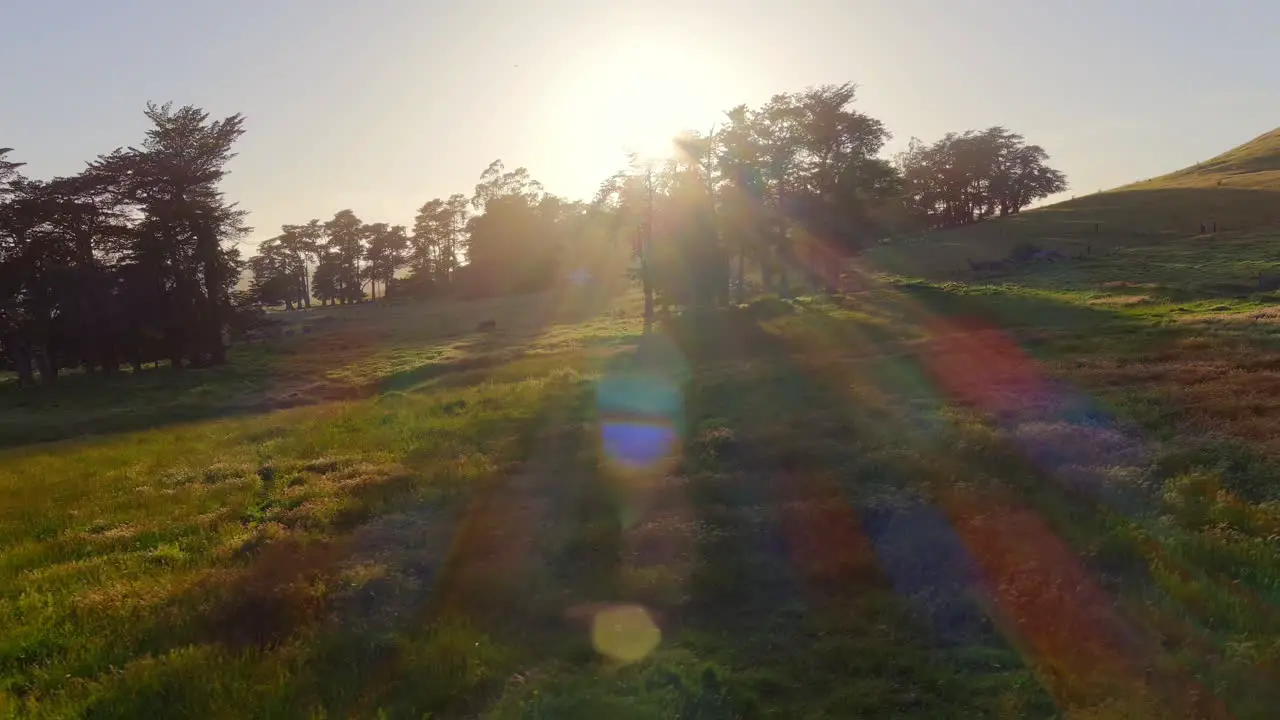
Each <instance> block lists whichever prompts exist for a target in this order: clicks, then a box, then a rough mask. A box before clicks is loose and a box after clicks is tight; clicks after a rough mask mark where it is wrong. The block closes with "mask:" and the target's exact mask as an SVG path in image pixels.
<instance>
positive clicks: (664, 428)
mask: <svg viewBox="0 0 1280 720" xmlns="http://www.w3.org/2000/svg"><path fill="white" fill-rule="evenodd" d="M600 434H601V440H602V442H603V445H604V452H605V455H606V456H607V457H608V458H609V460H610V461H611V462H613V463H616V464H617V465H620V466H622V467H625V468H629V469H636V470H640V469H644V468H650V467H653V466H655V465H657V464H658V463H659V462H661V461H662V460H664V459H666V458H668V457H670V456H671V455H672V454H673V453H674V451H675V444H676V432H675V430H674V429H673V428H672V427H671V426H669V425H667V424H665V423H662V422H644V421H639V420H615V421H606V422H604V423H602V424H601V426H600Z"/></svg>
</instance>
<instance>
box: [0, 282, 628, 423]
mask: <svg viewBox="0 0 1280 720" xmlns="http://www.w3.org/2000/svg"><path fill="white" fill-rule="evenodd" d="M611 297H612V296H611V295H609V294H608V293H599V292H594V291H580V292H578V291H569V290H562V291H559V292H553V293H543V294H539V295H534V296H529V297H514V298H491V299H486V300H477V301H474V302H452V303H448V304H445V305H440V306H439V307H436V306H435V305H432V304H430V303H414V304H407V305H403V306H389V307H374V306H372V305H370V306H368V307H366V306H363V305H360V306H353V307H349V308H348V307H344V308H328V309H316V310H315V311H314V312H313V311H307V312H306V313H305V314H299V315H298V316H297V317H290V318H289V319H288V322H287V323H286V325H285V327H286V328H288V329H287V332H288V333H289V336H288V337H284V338H280V339H277V340H272V341H266V342H255V343H237V344H234V345H232V347H231V349H230V352H229V357H230V360H231V363H230V364H229V365H227V366H222V367H211V368H198V369H196V368H188V369H184V370H182V371H174V370H171V369H169V368H167V367H161V368H154V369H146V370H143V371H142V372H138V373H134V372H128V371H125V372H122V373H119V374H117V375H115V376H112V377H105V376H102V375H100V374H99V375H87V374H85V373H81V372H68V373H64V375H63V376H62V377H60V378H59V379H58V381H57V383H55V384H54V385H51V386H48V387H45V386H40V387H32V388H19V387H18V386H17V384H16V383H15V382H0V408H4V411H3V412H0V448H3V447H14V446H21V445H29V444H34V443H44V442H54V441H58V440H65V439H70V438H78V437H86V436H94V437H108V436H112V435H116V434H119V433H126V432H134V431H139V430H147V429H151V428H158V427H165V426H169V425H177V424H183V423H192V422H199V421H203V420H210V419H216V418H223V417H235V416H244V415H255V414H261V413H264V412H270V411H273V410H280V409H286V408H292V407H299V406H305V405H313V404H317V403H325V402H333V401H343V400H352V399H359V398H363V397H370V396H373V395H376V394H378V393H382V392H391V391H400V390H404V389H407V388H410V387H413V386H415V385H420V384H422V383H424V382H428V381H431V380H433V379H438V378H441V377H443V376H447V375H451V374H457V373H471V372H473V371H477V370H485V369H489V368H492V367H496V366H498V365H501V364H503V363H507V362H509V361H511V360H512V359H513V358H518V357H520V356H521V354H522V353H523V351H524V345H525V344H526V343H527V342H528V341H529V339H530V338H534V337H537V336H538V334H539V333H542V332H545V331H546V330H547V329H548V328H551V327H553V326H554V325H557V324H563V323H576V322H581V321H584V320H587V319H590V318H592V317H596V316H598V315H599V314H600V313H601V312H602V311H603V310H604V309H605V308H606V307H607V306H608V304H609V302H610V298H611ZM446 311H447V312H446ZM322 313H324V315H321V314H322ZM455 315H456V317H454V316H455ZM440 318H444V319H440ZM477 319H479V320H495V321H496V322H497V327H498V331H497V332H494V333H483V332H477V327H476V323H477ZM321 320H328V321H329V322H321ZM304 330H305V331H306V334H304ZM630 341H631V340H630V339H629V338H613V339H611V342H612V343H613V344H615V345H625V344H627V343H629V342H630ZM391 346H397V347H406V346H407V347H411V348H413V349H414V350H415V351H416V352H417V354H418V355H421V357H422V360H421V361H420V362H419V364H417V365H415V366H413V367H408V368H404V369H400V370H394V371H392V372H389V373H386V374H385V375H373V374H371V375H369V376H367V377H359V376H357V377H343V378H337V377H334V376H333V371H335V370H338V369H340V368H341V367H343V366H344V365H347V366H352V365H354V366H357V367H358V366H359V365H360V364H361V363H365V362H368V361H369V360H371V359H374V358H376V357H377V356H378V354H379V353H382V352H384V351H386V350H387V349H388V348H389V347H391ZM433 351H436V352H434V353H433ZM446 351H447V352H446ZM433 354H435V355H439V356H440V357H441V359H440V360H438V361H436V360H433V359H432V355H433Z"/></svg>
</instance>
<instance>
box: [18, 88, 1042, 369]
mask: <svg viewBox="0 0 1280 720" xmlns="http://www.w3.org/2000/svg"><path fill="white" fill-rule="evenodd" d="M856 99H857V87H856V86H855V85H854V84H852V83H845V84H841V85H823V86H819V87H813V88H809V89H806V90H803V91H800V92H791V93H780V94H778V95H775V96H773V97H772V98H770V99H769V100H768V101H767V102H765V103H763V104H761V105H759V106H758V107H750V106H747V105H740V106H737V107H734V108H731V109H729V110H728V111H727V112H726V113H725V114H724V117H723V119H722V120H721V122H719V123H717V125H716V127H715V128H713V129H711V130H710V131H709V132H707V133H705V134H704V133H698V132H691V133H687V134H685V135H682V136H681V137H679V138H676V139H675V140H674V152H673V153H672V155H671V156H670V157H668V158H665V159H660V160H655V161H650V162H641V161H640V160H639V159H636V158H633V159H632V161H631V162H630V163H629V164H628V166H627V167H625V168H622V169H620V170H619V171H618V172H617V173H615V174H614V175H613V176H611V177H609V178H606V179H605V180H604V181H603V182H602V183H601V185H600V189H599V191H598V192H597V193H596V194H595V196H594V197H593V198H591V199H590V200H588V201H585V202H579V201H574V200H570V199H566V198H562V197H558V196H555V195H553V194H550V193H548V192H547V191H546V189H545V188H544V187H543V186H542V185H541V183H539V182H538V181H537V180H536V179H535V178H534V177H533V176H532V174H531V173H530V172H529V171H528V170H527V169H525V168H523V167H517V168H515V169H513V170H508V169H507V168H506V166H505V165H504V164H503V163H502V161H501V160H495V161H493V162H492V163H491V164H490V165H489V166H488V167H487V168H485V169H484V171H483V172H481V173H480V175H479V178H478V180H477V182H476V184H475V186H474V188H473V190H472V192H471V194H470V195H465V194H462V193H455V194H453V195H450V196H449V197H447V198H435V199H430V200H427V201H426V202H424V203H423V204H422V205H421V206H420V207H419V208H418V209H417V211H416V214H415V215H414V216H413V221H412V225H410V226H405V225H394V224H389V223H386V222H379V221H375V222H366V221H365V220H364V219H362V218H360V217H358V216H357V215H356V214H355V212H353V211H352V210H351V209H342V210H338V211H337V212H335V213H334V215H333V216H332V217H331V218H329V219H328V220H322V219H319V218H314V219H310V220H307V221H305V222H301V223H299V224H290V225H284V226H283V227H281V228H280V231H279V233H278V234H277V235H275V236H273V237H270V238H268V239H266V240H264V241H262V242H261V243H260V244H259V245H258V247H257V253H256V254H255V255H254V256H253V257H252V258H250V259H249V260H248V261H243V260H242V258H241V257H240V253H239V251H238V249H237V241H238V240H240V239H242V238H243V237H244V236H245V234H246V233H247V232H248V230H249V228H248V227H247V226H246V225H245V219H246V213H245V212H244V211H243V210H241V209H239V208H238V207H237V206H236V204H235V203H233V202H230V201H228V200H227V199H226V198H225V197H224V196H223V194H222V191H221V183H222V180H223V179H224V178H225V177H226V175H227V166H228V163H229V162H230V161H231V160H232V159H233V158H234V157H235V153H234V152H233V147H234V145H235V142H236V140H237V139H238V138H239V137H240V136H241V135H242V134H243V132H244V119H243V118H242V117H241V116H240V115H231V116H229V117H226V118H221V119H213V118H211V117H210V116H209V114H208V113H206V112H205V111H203V110H202V109H200V108H198V107H194V106H183V107H180V108H175V107H173V106H172V105H171V104H166V105H155V104H149V105H147V107H146V108H145V110H144V114H145V116H146V118H147V120H148V122H149V125H150V127H149V129H148V130H147V132H146V133H145V135H144V136H143V138H142V141H141V142H140V143H139V144H138V145H137V146H136V147H135V146H129V147H125V148H120V149H117V150H114V151H111V152H109V153H106V154H103V155H100V156H99V157H97V158H96V159H94V160H92V161H91V162H89V163H88V165H87V167H86V168H85V169H84V170H83V171H82V172H81V173H79V174H78V175H74V176H71V177H57V178H52V179H49V180H39V179H33V178H27V177H25V176H24V175H23V174H22V170H23V167H24V166H23V164H22V162H20V161H19V160H17V159H16V156H15V155H14V151H13V150H11V149H9V148H0V358H2V359H3V363H4V365H5V366H7V367H8V368H10V369H12V370H14V371H16V372H17V374H18V376H19V380H20V381H21V382H23V383H31V382H33V381H34V378H35V376H36V375H37V374H38V375H39V376H40V377H41V378H43V379H44V380H45V381H46V382H52V381H53V380H54V378H56V377H57V375H58V372H59V370H60V369H62V368H70V367H82V368H84V369H85V370H86V371H88V372H97V371H101V372H105V373H113V372H115V371H116V370H117V369H118V368H119V367H120V365H121V364H122V363H128V364H131V365H132V366H133V367H134V368H135V369H139V368H141V366H142V364H143V363H144V362H154V361H156V360H165V361H167V363H168V364H169V365H170V366H171V367H173V368H181V367H184V366H202V365H210V364H219V363H222V362H225V361H226V350H225V346H226V335H227V333H228V331H229V330H231V329H232V328H233V327H234V326H235V325H236V324H237V322H239V321H240V319H241V318H244V317H247V316H248V310H247V308H248V307H250V306H252V305H268V306H282V307H284V308H285V309H293V308H298V307H310V306H311V305H312V303H313V302H319V303H322V304H346V303H353V302H363V301H366V300H376V299H379V298H383V297H394V296H397V295H415V296H430V295H443V294H454V295H459V296H478V295H495V294H504V293H522V292H532V291H537V290H541V289H544V288H547V287H550V286H552V285H554V284H557V283H562V282H590V281H592V280H596V281H605V280H609V279H611V278H621V277H624V276H626V275H629V276H630V277H631V278H633V279H636V280H639V281H640V282H641V284H642V286H643V287H644V290H645V294H646V297H647V298H648V301H649V306H650V307H651V306H652V304H653V303H655V302H658V303H666V304H681V305H689V306H712V305H722V304H725V303H728V302H731V301H732V300H734V299H735V298H736V299H738V300H741V299H742V292H743V288H744V286H745V277H744V274H745V268H746V266H747V265H748V264H750V265H751V266H753V267H755V268H758V270H759V273H760V277H761V278H762V279H763V282H764V284H765V285H766V286H767V288H768V289H770V290H773V291H776V292H780V293H787V292H789V291H790V289H791V287H792V285H793V284H796V283H800V284H807V285H809V286H814V287H823V286H825V287H831V286H832V285H833V280H834V275H833V272H832V270H831V268H832V267H834V266H835V265H833V262H832V259H833V258H835V259H839V258H842V257H847V256H849V255H851V254H855V253H857V252H859V251H860V250H861V249H862V248H864V247H866V246H867V245H868V244H869V243H872V242H875V241H877V240H878V239H880V238H883V237H885V236H886V235H890V234H893V233H897V232H903V231H911V230H917V229H930V228H931V229H939V228H948V227H954V226H959V225H967V224H971V223H976V222H981V221H982V220H985V219H988V218H991V217H995V216H1005V215H1011V214H1014V213H1017V212H1019V211H1021V210H1022V209H1023V208H1025V207H1027V206H1028V205H1030V204H1032V203H1034V202H1036V201H1039V200H1041V199H1044V198H1046V197H1049V196H1051V195H1053V194H1055V193H1058V192H1061V191H1063V190H1064V189H1066V178H1065V177H1064V176H1063V174H1062V173H1061V172H1059V171H1057V170H1055V169H1053V168H1051V167H1049V165H1048V155H1047V153H1046V152H1045V150H1044V149H1043V148H1041V147H1040V146H1038V145H1032V144H1028V143H1027V142H1026V141H1025V139H1024V138H1023V137H1022V136H1021V135H1019V134H1017V133H1015V132H1012V131H1010V130H1008V129H1006V128H1003V127H992V128H988V129H986V130H981V131H977V130H969V131H964V132H958V133H948V134H947V135H945V136H944V137H942V138H940V139H938V140H937V141H935V142H933V143H932V144H925V143H924V142H921V141H920V140H918V139H914V138H913V139H912V141H911V143H910V145H909V146H908V148H907V149H906V150H905V151H903V152H901V153H898V154H897V155H896V156H895V157H893V158H892V159H890V158H886V157H884V156H883V151H884V148H885V145H886V143H887V142H888V141H889V140H890V138H891V135H890V131H889V129H888V128H887V127H885V125H884V124H883V123H882V122H880V121H879V120H877V119H875V118H873V117H871V116H869V115H867V114H866V113H864V112H862V111H860V110H859V109H858V108H857V106H856ZM246 268H247V269H248V270H249V271H250V273H251V275H252V279H251V282H250V284H249V290H248V291H247V292H244V293H238V292H237V291H236V287H237V283H238V280H239V278H240V276H241V273H242V271H243V270H245V269H246ZM735 289H736V292H735Z"/></svg>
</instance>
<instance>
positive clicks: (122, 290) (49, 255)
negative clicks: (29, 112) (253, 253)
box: [0, 105, 248, 383]
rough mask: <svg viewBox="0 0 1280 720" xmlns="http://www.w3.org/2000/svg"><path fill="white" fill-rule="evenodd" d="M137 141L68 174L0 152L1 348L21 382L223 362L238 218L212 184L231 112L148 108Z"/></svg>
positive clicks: (226, 157) (228, 140) (234, 124)
mask: <svg viewBox="0 0 1280 720" xmlns="http://www.w3.org/2000/svg"><path fill="white" fill-rule="evenodd" d="M146 116H147V118H148V119H149V120H150V122H151V127H150V129H149V130H148V131H147V133H146V136H145V138H144V139H143V141H142V142H141V143H140V144H139V145H138V146H137V147H127V148H120V149H117V150H115V151H113V152H111V153H109V154H106V155H101V156H99V157H98V158H97V159H95V160H93V161H92V162H90V163H88V167H87V168H86V169H85V170H84V171H83V172H81V173H80V174H78V175H74V176H71V177H58V178H54V179H52V180H47V181H45V180H36V179H30V178H26V177H23V175H22V174H21V168H22V164H21V163H19V162H16V161H14V160H9V159H7V158H8V157H9V153H10V152H11V150H9V149H7V148H6V149H0V351H3V357H4V359H5V361H6V364H7V365H8V366H9V367H10V368H11V369H12V370H15V371H16V372H17V374H18V378H19V381H20V382H22V383H30V382H32V380H33V377H34V373H35V372H39V374H40V376H41V377H42V378H43V379H44V380H45V381H46V382H52V381H53V380H54V379H55V378H56V377H57V375H58V372H59V370H60V369H61V368H65V367H71V366H77V365H81V366H83V367H84V368H85V369H86V370H87V371H89V372H96V371H102V372H106V373H112V372H114V371H116V370H117V369H118V368H119V366H120V365H121V363H122V362H128V363H131V364H132V365H133V366H134V367H135V368H141V366H142V363H143V362H144V361H148V360H156V359H158V358H164V359H167V360H168V361H169V363H170V364H171V365H172V366H173V367H175V368H178V367H182V366H183V365H184V364H186V365H209V364H218V363H223V362H225V361H226V351H225V342H224V337H223V336H224V332H225V330H226V328H227V327H228V326H229V325H230V324H231V323H232V322H233V320H234V318H235V314H236V307H235V304H234V298H233V291H234V288H235V285H236V282H237V280H238V277H239V268H240V258H239V254H238V252H237V250H236V249H235V240H236V239H237V238H239V237H241V236H242V235H244V234H245V233H246V232H247V231H248V228H247V227H246V226H245V225H244V218H245V213H244V211H242V210H239V209H237V208H236V206H235V205H234V204H233V203H230V202H228V201H227V200H226V199H225V198H224V197H223V195H222V192H221V191H220V190H219V183H220V182H221V180H222V178H223V177H224V176H225V175H226V169H225V168H226V164H227V162H228V161H230V160H231V158H232V157H234V154H233V153H232V151H231V148H232V145H233V144H234V143H235V141H236V139H237V138H239V137H240V135H241V133H242V132H243V129H242V119H241V117H240V116H239V115H232V116H230V117H228V118H224V119H221V120H211V119H210V118H209V116H208V114H207V113H205V112H204V111H202V110H200V109H198V108H195V107H183V108H179V109H174V108H173V107H172V106H171V105H161V106H157V105H148V106H147V109H146Z"/></svg>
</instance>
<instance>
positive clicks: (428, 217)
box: [409, 194, 469, 286]
mask: <svg viewBox="0 0 1280 720" xmlns="http://www.w3.org/2000/svg"><path fill="white" fill-rule="evenodd" d="M468 204H469V201H468V200H467V198H466V196H464V195H461V194H454V195H450V196H449V198H448V199H445V200H441V199H439V198H436V199H434V200H429V201H427V202H426V203H425V204H424V205H423V206H422V207H420V208H418V214H417V216H416V217H415V218H414V221H413V236H412V238H411V246H412V249H411V251H410V253H409V266H410V267H411V268H412V276H413V277H415V278H417V279H418V280H419V282H422V281H426V282H428V283H433V284H439V285H443V286H447V285H449V283H450V282H451V280H452V277H453V273H454V272H455V271H456V270H457V269H458V266H459V264H460V262H459V258H460V256H461V253H462V248H463V246H464V243H465V240H466V230H467V220H468V212H467V207H468Z"/></svg>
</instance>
